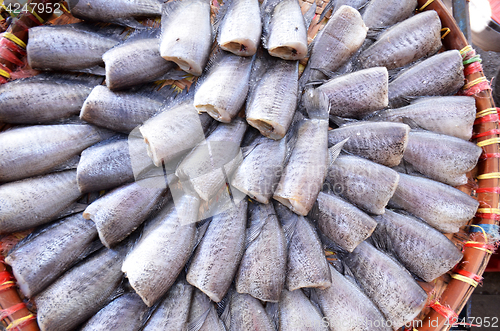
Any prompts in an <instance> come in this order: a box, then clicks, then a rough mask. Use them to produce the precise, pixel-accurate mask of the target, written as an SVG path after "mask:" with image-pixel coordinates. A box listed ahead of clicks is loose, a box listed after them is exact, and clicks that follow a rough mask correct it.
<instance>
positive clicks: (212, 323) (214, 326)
mask: <svg viewBox="0 0 500 331" xmlns="http://www.w3.org/2000/svg"><path fill="white" fill-rule="evenodd" d="M187 330H189V331H226V327H225V325H224V323H223V322H222V321H221V320H220V318H219V316H218V315H217V311H216V309H215V306H214V304H213V303H212V301H210V299H209V298H208V297H207V296H206V295H205V294H204V293H203V292H201V291H200V290H195V291H194V294H193V301H192V303H191V307H190V310H189V323H188V326H187Z"/></svg>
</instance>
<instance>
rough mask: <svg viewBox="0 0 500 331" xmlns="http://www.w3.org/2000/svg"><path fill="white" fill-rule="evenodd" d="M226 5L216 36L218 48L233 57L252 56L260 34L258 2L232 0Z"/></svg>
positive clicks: (253, 0) (255, 0)
mask: <svg viewBox="0 0 500 331" xmlns="http://www.w3.org/2000/svg"><path fill="white" fill-rule="evenodd" d="M227 5H228V6H229V7H228V9H227V12H226V14H225V15H224V18H223V20H222V22H221V25H220V27H219V31H218V36H217V42H218V43H219V46H220V47H221V48H222V49H223V50H225V51H228V52H231V53H233V54H235V55H240V56H252V55H254V54H255V52H256V51H257V47H258V46H259V43H260V35H261V33H262V22H261V18H260V8H259V1H258V0H233V1H231V2H230V3H228V4H227Z"/></svg>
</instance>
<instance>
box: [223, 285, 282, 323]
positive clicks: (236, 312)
mask: <svg viewBox="0 0 500 331" xmlns="http://www.w3.org/2000/svg"><path fill="white" fill-rule="evenodd" d="M229 304H230V306H229V309H230V315H231V323H230V325H229V331H254V330H261V331H275V330H276V329H275V327H274V325H273V322H272V321H271V319H270V318H269V316H268V315H267V313H266V311H265V309H264V306H263V305H262V303H261V302H260V301H259V300H257V299H255V298H254V297H252V296H251V295H249V294H240V293H238V292H236V291H234V292H233V294H232V295H231V301H230V303H229Z"/></svg>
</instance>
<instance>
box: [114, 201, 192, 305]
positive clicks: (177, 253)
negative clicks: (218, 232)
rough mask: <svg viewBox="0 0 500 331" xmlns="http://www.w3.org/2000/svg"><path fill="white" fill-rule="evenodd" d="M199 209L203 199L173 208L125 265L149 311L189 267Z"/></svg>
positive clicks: (160, 217)
mask: <svg viewBox="0 0 500 331" xmlns="http://www.w3.org/2000/svg"><path fill="white" fill-rule="evenodd" d="M199 206H200V200H199V198H198V197H194V196H189V195H184V196H183V197H182V198H180V199H178V200H177V202H176V203H175V205H174V204H173V203H171V204H169V205H168V206H167V207H166V208H164V209H163V210H162V211H161V212H160V213H159V214H158V215H157V216H156V217H155V218H154V220H152V221H151V223H150V225H149V227H147V228H146V229H144V231H143V235H142V238H141V239H140V240H139V242H138V243H137V245H136V246H135V247H134V248H133V249H132V251H130V253H129V254H128V255H127V257H126V258H125V261H123V266H122V271H123V272H124V273H125V274H126V276H127V278H128V280H129V282H130V285H131V286H132V287H133V288H134V290H135V291H136V293H137V294H139V295H140V296H141V298H142V300H143V301H144V303H145V304H147V305H148V307H151V306H152V305H153V304H154V303H155V302H157V301H158V300H159V299H160V298H161V297H162V296H163V295H164V294H165V293H166V292H167V291H168V290H169V288H170V287H171V286H172V285H173V284H174V282H175V280H176V278H177V276H178V275H179V274H180V272H181V271H182V269H183V268H184V266H185V265H186V262H187V261H188V259H189V256H190V255H191V253H192V250H193V247H194V244H195V239H196V226H195V222H197V221H198V208H199Z"/></svg>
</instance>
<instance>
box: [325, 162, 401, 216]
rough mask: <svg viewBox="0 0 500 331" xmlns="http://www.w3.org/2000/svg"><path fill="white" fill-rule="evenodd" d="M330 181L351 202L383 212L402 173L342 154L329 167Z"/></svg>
mask: <svg viewBox="0 0 500 331" xmlns="http://www.w3.org/2000/svg"><path fill="white" fill-rule="evenodd" d="M327 181H329V182H330V184H331V185H332V187H333V190H334V192H338V193H339V195H340V196H342V197H343V198H345V199H346V200H348V201H349V202H350V203H352V204H354V205H355V206H357V207H358V208H360V209H362V210H364V211H366V212H368V213H371V214H376V215H381V214H383V213H384V211H385V206H386V205H387V203H388V202H389V200H390V199H391V197H392V196H393V194H394V192H395V191H396V188H397V187H398V182H399V174H398V173H397V172H396V171H394V170H392V169H391V168H388V167H385V166H382V165H380V164H377V163H374V162H372V161H368V160H366V159H363V158H360V157H357V156H350V155H340V156H339V157H338V158H337V159H336V160H335V162H334V163H333V164H331V165H330V167H329V168H328V176H327Z"/></svg>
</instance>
